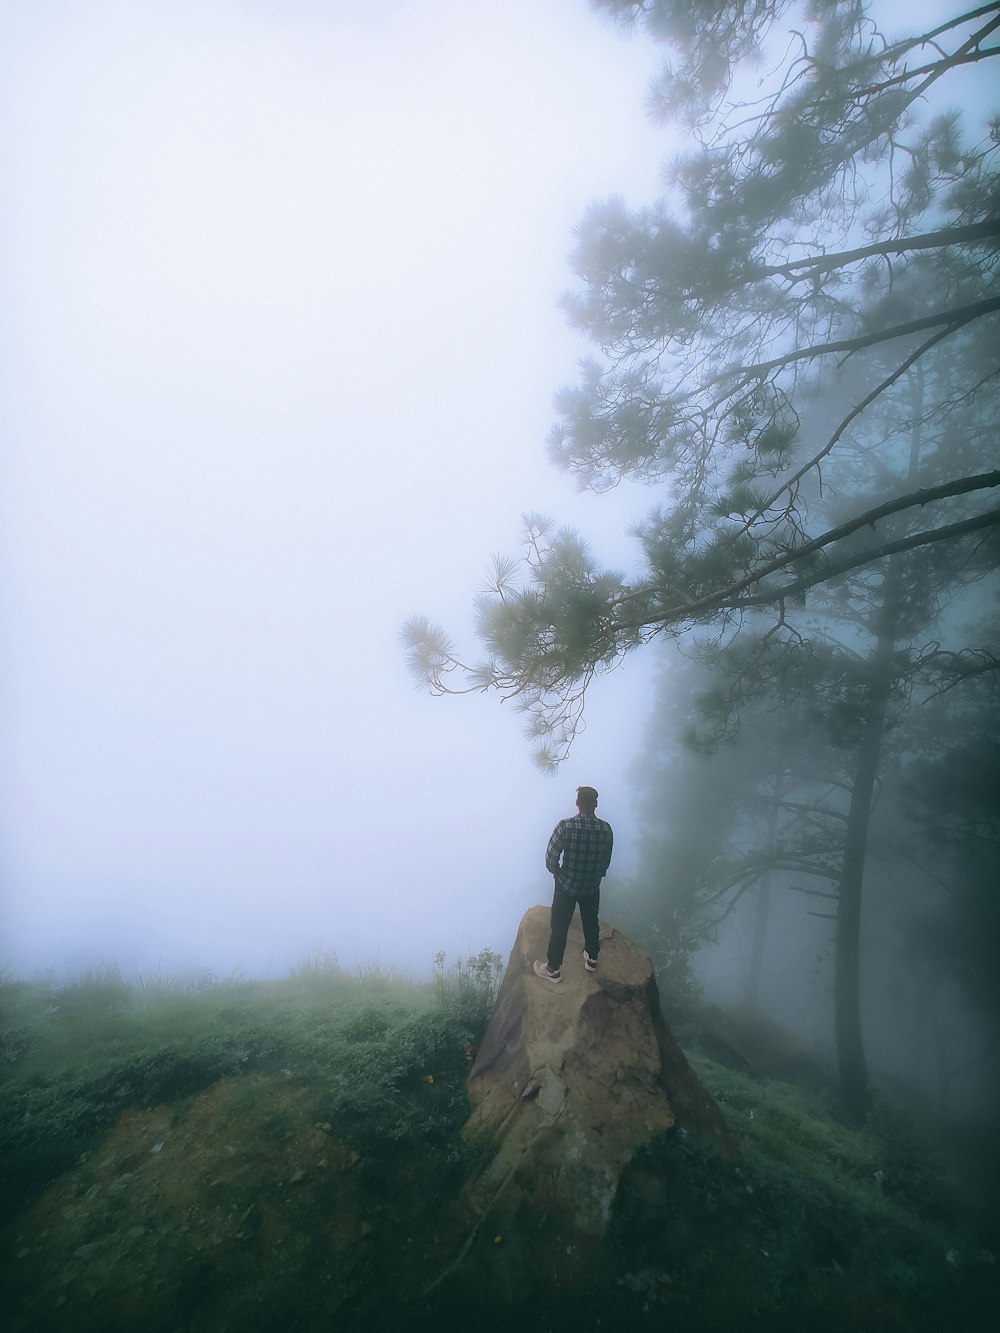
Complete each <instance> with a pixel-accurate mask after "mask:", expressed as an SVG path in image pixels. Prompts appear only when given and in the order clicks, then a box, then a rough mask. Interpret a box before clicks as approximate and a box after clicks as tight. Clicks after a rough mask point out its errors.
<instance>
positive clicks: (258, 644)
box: [0, 0, 671, 975]
mask: <svg viewBox="0 0 1000 1333" xmlns="http://www.w3.org/2000/svg"><path fill="white" fill-rule="evenodd" d="M654 59H655V53H654V52H652V51H651V50H650V48H649V46H648V45H647V44H645V43H643V42H641V41H634V42H628V41H625V40H623V39H621V38H619V37H617V36H616V35H615V33H614V32H613V31H612V30H611V29H610V28H609V27H608V26H607V25H605V24H602V23H601V22H599V21H598V20H597V19H596V18H595V17H594V16H593V15H592V14H590V13H589V12H588V9H587V7H586V5H585V4H583V3H582V2H580V0H546V3H545V4H544V5H539V4H537V0H508V2H507V3H505V4H504V5H503V6H495V5H490V6H475V5H473V6H470V5H468V4H467V3H464V4H460V3H458V2H457V0H421V3H420V4H419V5H413V4H404V3H396V4H389V5H386V4H383V5H379V6H378V7H377V8H367V7H363V6H357V5H356V4H348V3H324V4H320V3H309V2H308V0H296V2H294V3H285V4H282V5H280V6H276V5H271V4H264V3H262V0H230V2H228V3H227V2H219V3H214V2H213V3H211V4H204V3H202V0H172V3H170V4H155V3H150V4H136V3H134V0H121V3H114V2H113V0H94V2H93V3H88V4H87V5H79V6H77V5H69V4H65V3H54V2H52V0H37V2H35V3H32V4H31V5H16V6H10V7H8V8H7V9H6V14H5V41H4V44H3V49H2V51H0V65H2V68H0V114H2V117H3V123H4V125H5V126H6V127H7V130H8V133H7V135H6V141H5V144H4V146H3V147H2V149H0V154H2V159H0V161H2V170H3V179H4V181H5V185H6V189H5V194H6V196H7V200H6V207H5V209H4V211H3V217H2V220H0V228H2V230H0V255H2V259H0V275H2V303H0V304H2V311H3V314H2V328H0V338H2V347H0V353H2V366H3V396H2V401H0V414H2V415H0V430H2V438H3V440H4V445H3V451H2V461H0V488H2V494H0V506H2V513H0V520H2V529H0V615H2V625H3V653H2V659H3V664H2V667H0V672H2V676H0V687H2V690H3V698H4V703H5V706H4V715H5V720H6V725H5V727H4V735H3V743H2V751H0V819H2V826H0V833H2V872H3V921H2V924H3V936H4V942H3V949H2V953H0V966H3V967H4V968H6V969H7V970H9V971H12V972H14V973H15V974H17V975H29V974H31V973H32V972H33V971H37V970H41V969H48V968H53V969H56V970H65V969H67V968H68V969H79V968H81V967H84V966H86V965H88V964H92V963H94V962H99V961H115V962H118V963H119V964H120V965H121V966H122V967H123V968H125V969H126V970H131V969H135V968H138V969H139V970H140V971H144V972H150V971H153V970H155V969H157V968H162V969H163V970H165V971H167V972H174V971H178V970H180V969H183V968H185V967H188V966H201V967H210V968H212V969H214V970H216V971H218V972H221V973H226V972H228V971H229V970H231V969H235V968H244V969H245V970H247V971H248V972H250V973H252V974H261V973H263V972H268V971H280V970H283V968H284V967H285V966H287V964H288V963H290V962H294V961H297V960H299V959H301V958H302V957H303V956H305V955H306V954H309V953H311V952H314V951H317V950H327V951H331V952H334V953H336V954H337V955H338V956H339V957H340V959H341V962H342V963H344V964H346V965H352V964H354V963H357V962H360V963H366V962H370V961H373V960H378V961H380V962H382V963H384V964H400V965H402V966H404V967H409V968H413V969H415V970H417V971H426V969H427V967H428V966H429V963H430V959H431V958H432V956H433V954H434V953H435V952H436V951H437V950H438V949H444V950H445V951H446V952H448V953H449V955H450V956H452V957H454V956H455V955H456V954H461V953H465V952H468V951H477V950H478V949H480V948H482V947H484V946H490V947H493V948H496V949H498V950H500V951H501V952H503V953H504V954H505V955H506V952H507V950H508V949H509V947H510V944H511V941H512V939H513V935H514V931H515V929H516V925H517V922H518V920H519V918H520V916H521V914H522V912H523V911H524V910H525V908H526V907H528V906H530V905H531V904H532V903H535V902H541V901H545V900H546V898H547V896H548V895H549V893H550V881H549V880H548V879H547V877H546V876H545V874H544V871H543V869H542V855H543V852H544V845H545V840H546V838H547V836H548V833H549V832H550V830H551V827H552V825H553V824H554V823H555V821H556V820H557V819H558V818H560V817H562V816H563V815H565V814H569V813H572V799H573V790H574V788H575V787H576V786H577V785H578V784H579V783H582V782H586V783H590V784H593V785H595V786H597V787H598V788H599V789H600V791H601V795H602V800H601V808H600V813H601V814H602V815H604V816H606V817H607V818H608V819H610V820H611V821H612V823H613V824H614V825H615V828H616V834H617V837H618V855H617V859H616V867H617V868H618V869H619V870H627V868H628V865H629V856H630V850H629V849H630V845H631V843H632V842H633V837H632V819H633V816H632V809H631V794H630V791H629V784H628V780H627V777H626V770H627V768H628V765H629V763H630V762H631V760H632V758H633V755H634V754H635V752H636V750H637V748H638V736H639V732H640V728H641V724H642V720H643V717H644V715H645V713H646V710H647V706H648V700H649V698H650V692H649V690H648V677H649V672H650V670H651V667H652V662H651V661H639V660H637V661H636V662H634V663H629V664H627V665H626V667H625V668H624V669H623V670H622V671H620V672H618V673H615V674H614V675H612V676H611V677H609V678H608V679H607V680H606V681H604V682H602V683H601V684H600V686H599V687H598V688H596V689H595V691H594V694H593V699H592V702H591V707H590V710H589V715H588V728H587V731H586V732H585V733H584V734H583V735H582V736H581V737H580V739H579V740H578V742H577V744H576V747H575V749H574V751H573V754H572V756H571V758H570V760H569V761H568V762H567V763H566V764H565V765H564V766H563V768H562V769H561V770H560V772H559V774H558V775H556V776H555V777H554V778H553V777H546V776H544V775H542V774H540V773H538V772H537V770H535V769H534V768H533V766H532V764H531V761H530V757H529V749H528V746H527V744H526V742H525V741H524V740H523V738H522V736H521V733H520V726H519V721H518V718H517V717H516V715H514V714H513V712H512V709H511V706H510V705H507V706H501V705H500V704H499V703H498V702H497V700H496V699H495V698H488V699H481V698H478V697H470V698H466V699H461V700H432V699H430V698H427V697H425V696H424V695H422V694H420V693H418V692H417V691H415V690H414V688H413V686H412V684H411V682H410V679H409V677H408V676H407V674H406V671H405V666H404V658H403V651H402V648H401V645H400V643H399V630H400V626H401V624H402V622H403V621H404V620H405V618H406V617H407V616H408V615H409V614H410V613H412V612H415V611H416V612H425V613H427V614H428V615H430V616H431V617H432V618H433V619H435V620H438V621H441V622H443V623H444V624H445V625H446V627H447V628H448V629H449V630H450V631H452V633H453V634H455V635H456V637H458V638H460V639H463V640H464V642H465V643H466V644H467V645H469V644H470V643H471V633H470V626H471V602H472V597H473V595H474V593H475V592H476V591H477V590H478V588H479V586H480V584H481V582H482V575H483V570H484V568H485V566H486V564H487V562H488V559H489V557H490V556H491V554H493V553H494V552H496V551H497V550H499V549H506V550H514V549H516V547H517V544H518V538H519V522H518V516H519V514H520V513H522V512H523V511H526V510H541V511H544V512H548V513H551V514H553V515H555V516H556V517H557V518H558V519H559V520H561V521H562V522H567V523H574V524H579V526H580V527H581V528H582V529H583V531H584V532H586V533H587V534H588V535H589V536H591V537H592V538H595V547H596V549H597V553H598V555H599V556H600V557H601V558H603V559H606V560H610V561H613V562H615V563H619V564H625V563H628V562H630V561H631V560H632V559H633V555H632V547H633V543H632V542H631V541H630V540H629V539H627V538H626V536H625V535H624V534H625V530H626V528H627V526H628V524H629V522H631V521H632V520H634V519H635V518H638V517H640V516H641V514H642V512H643V511H644V509H645V508H646V507H647V504H648V502H649V500H650V498H651V497H650V496H649V495H648V493H646V492H644V491H640V492H638V493H635V492H631V493H630V492H628V491H627V490H626V489H624V488H623V489H622V490H621V491H619V492H616V493H614V494H612V495H608V496H603V497H593V496H589V495H581V494H578V493H577V492H576V491H575V490H574V488H573V485H572V483H571V482H570V480H569V479H568V478H567V477H565V476H564V475H561V474H559V473H557V472H556V471H555V470H554V469H552V468H550V467H549V465H548V464H547V462H546V459H545V451H544V438H545V435H546V432H547V430H548V428H549V426H550V424H551V421H552V417H553V411H552V395H553V393H554V391H555V390H556V389H557V388H558V387H559V385H560V384H563V383H566V382H569V381H572V380H573V379H574V378H575V360H576V358H577V357H578V356H579V355H581V354H582V353H584V352H585V351H586V348H585V347H584V346H583V345H582V343H581V341H580V339H579V338H578V337H577V336H576V335H574V334H571V333H570V332H569V331H568V330H566V328H565V325H564V320H563V317H562V315H561V313H560V312H559V310H558V309H557V307H556V300H557V297H558V295H559V293H560V291H562V290H564V289H565V288H566V287H568V286H569V285H570V273H569V269H568V266H567V263H566V256H567V254H568V252H569V250H570V248H571V245H572V228H573V225H574V223H575V222H576V221H577V220H578V219H579V217H580V216H581V214H582V212H583V210H584V208H585V206H586V205H587V203H588V202H589V201H590V200H591V199H593V198H595V197H601V196H604V195H607V194H608V193H612V192H621V193H623V194H624V195H625V196H626V199H627V200H628V202H630V203H632V204H638V203H641V202H643V201H645V200H646V199H648V198H650V197H652V196H653V195H654V194H655V192H656V188H657V181H658V175H657V173H658V168H659V165H660V162H661V160H662V159H663V158H664V157H665V156H666V155H667V154H668V153H669V151H670V148H671V145H670V143H669V140H668V139H667V137H666V135H665V134H664V132H663V131H661V130H656V129H655V128H654V127H652V126H651V125H650V124H649V123H648V122H647V121H646V119H645V117H644V116H643V113H642V95H643V91H644V85H645V82H646V79H647V77H648V74H649V73H650V72H651V70H652V68H653V63H654ZM648 656H649V657H650V658H651V657H652V654H649V655H648ZM613 892H614V881H613V877H612V880H611V881H609V889H608V891H607V892H606V894H605V903H606V912H607V913H608V914H609V915H610V916H611V917H613Z"/></svg>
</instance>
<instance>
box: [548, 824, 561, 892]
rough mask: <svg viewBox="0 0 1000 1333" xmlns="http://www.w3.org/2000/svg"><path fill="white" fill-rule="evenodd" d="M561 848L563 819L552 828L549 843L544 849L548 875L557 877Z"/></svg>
mask: <svg viewBox="0 0 1000 1333" xmlns="http://www.w3.org/2000/svg"><path fill="white" fill-rule="evenodd" d="M562 850H563V821H562V820H561V819H560V821H559V823H558V824H557V825H556V826H555V828H554V829H553V830H552V837H551V838H549V845H548V847H546V849H545V869H546V870H547V871H548V872H549V874H550V875H555V876H556V878H557V879H558V877H559V858H560V856H561V855H562Z"/></svg>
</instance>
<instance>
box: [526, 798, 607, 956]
mask: <svg viewBox="0 0 1000 1333" xmlns="http://www.w3.org/2000/svg"><path fill="white" fill-rule="evenodd" d="M576 808H577V812H578V813H577V814H575V815H574V816H573V817H572V819H560V821H559V823H558V824H557V825H556V826H555V828H554V829H553V831H552V837H551V838H550V839H549V845H548V847H547V848H546V851H545V869H546V870H547V871H548V872H549V873H550V874H551V875H553V876H554V877H555V893H554V894H553V895H552V933H551V935H550V936H549V950H548V957H547V958H545V959H539V961H538V962H537V963H535V973H536V975H537V976H540V977H541V978H542V979H543V980H544V981H552V982H556V981H562V961H563V954H564V953H565V951H566V934H567V932H568V931H569V923H570V922H571V921H572V920H573V912H574V910H575V909H576V906H577V904H578V903H579V905H580V920H581V922H582V924H583V940H584V944H585V946H586V947H585V948H584V951H583V965H584V967H585V968H586V969H587V971H588V972H596V971H597V955H598V952H599V950H600V947H601V938H600V930H599V926H598V922H597V912H598V908H599V907H600V905H601V880H602V879H603V878H604V876H605V875H606V874H607V870H608V865H609V864H610V862H611V849H612V846H613V844H614V835H613V834H612V832H611V825H610V824H609V823H608V822H607V821H606V820H604V819H598V818H597V815H596V814H595V813H594V812H595V811H596V809H597V792H596V791H595V790H594V788H593V787H577V789H576Z"/></svg>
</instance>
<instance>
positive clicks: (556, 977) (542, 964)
mask: <svg viewBox="0 0 1000 1333" xmlns="http://www.w3.org/2000/svg"><path fill="white" fill-rule="evenodd" d="M535 976H536V977H541V978H542V980H543V981H552V982H555V981H562V972H559V971H557V972H550V971H549V965H548V963H547V962H546V961H545V959H544V958H541V959H539V961H538V962H537V963H536V964H535Z"/></svg>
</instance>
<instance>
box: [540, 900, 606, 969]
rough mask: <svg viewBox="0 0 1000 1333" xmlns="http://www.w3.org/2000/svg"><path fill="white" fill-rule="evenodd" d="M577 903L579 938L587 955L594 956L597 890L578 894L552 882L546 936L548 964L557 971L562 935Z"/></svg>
mask: <svg viewBox="0 0 1000 1333" xmlns="http://www.w3.org/2000/svg"><path fill="white" fill-rule="evenodd" d="M578 903H579V905H580V921H581V924H582V925H583V942H584V944H585V945H586V947H587V952H588V953H589V954H590V956H591V958H596V957H597V951H598V950H599V949H600V947H601V936H600V927H599V926H598V924H597V910H598V908H599V907H600V905H601V891H600V889H598V890H597V892H596V893H585V894H581V895H580V897H579V898H576V897H574V895H573V894H572V893H563V891H562V889H561V888H559V886H558V884H557V885H556V890H555V893H554V894H553V895H552V934H551V935H550V936H549V953H548V962H549V967H550V968H551V970H552V971H553V972H557V971H558V970H559V968H560V967H562V960H563V954H564V953H565V952H566V935H567V932H568V931H569V923H570V922H571V921H572V920H573V912H574V911H575V909H576V906H577V904H578Z"/></svg>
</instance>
